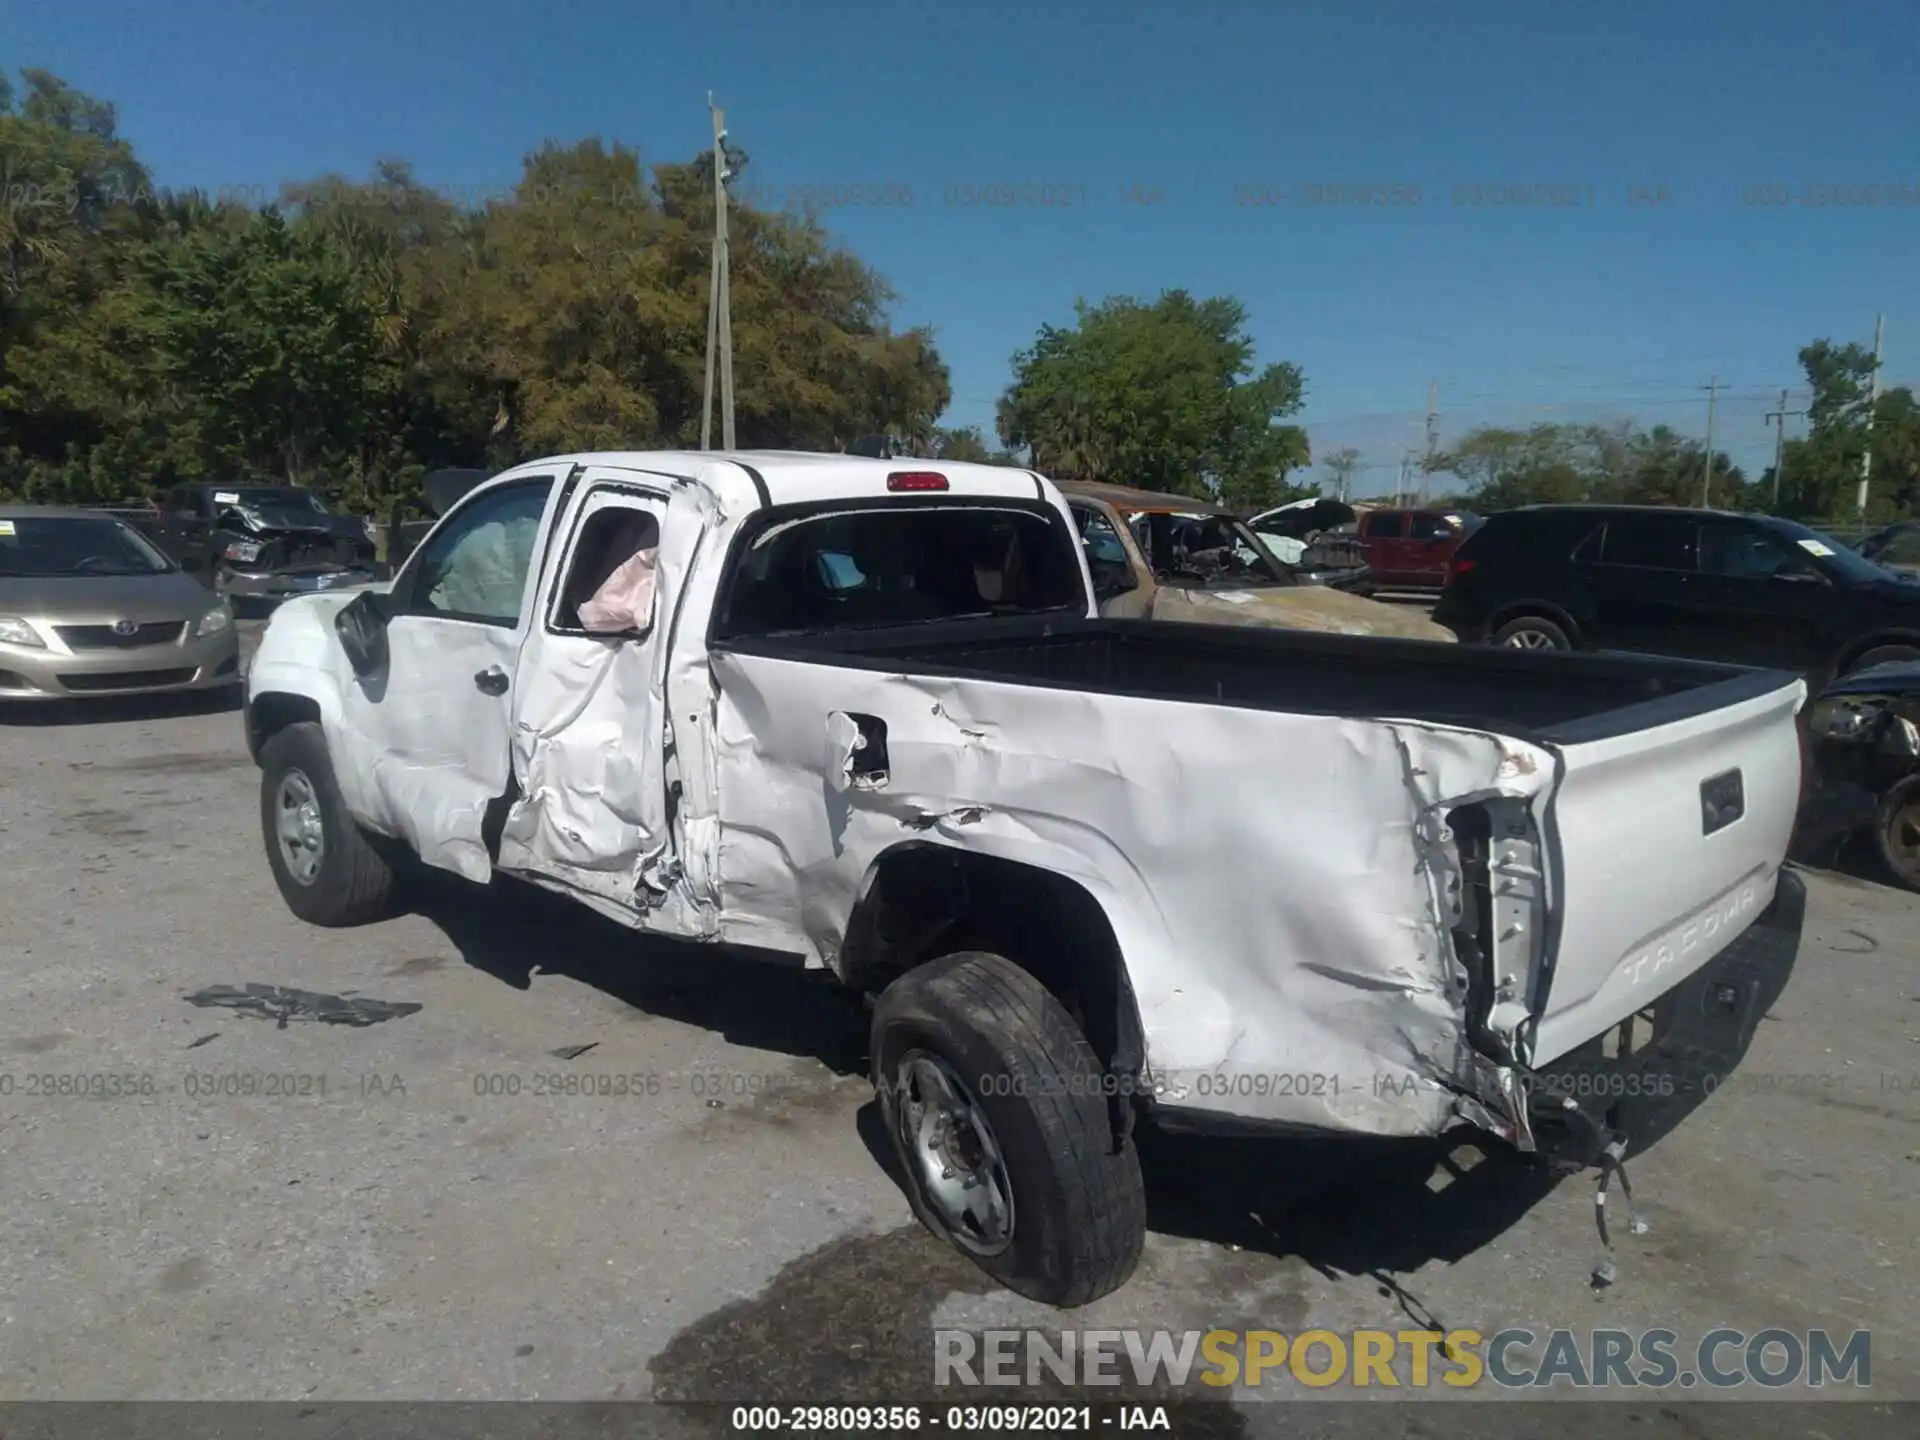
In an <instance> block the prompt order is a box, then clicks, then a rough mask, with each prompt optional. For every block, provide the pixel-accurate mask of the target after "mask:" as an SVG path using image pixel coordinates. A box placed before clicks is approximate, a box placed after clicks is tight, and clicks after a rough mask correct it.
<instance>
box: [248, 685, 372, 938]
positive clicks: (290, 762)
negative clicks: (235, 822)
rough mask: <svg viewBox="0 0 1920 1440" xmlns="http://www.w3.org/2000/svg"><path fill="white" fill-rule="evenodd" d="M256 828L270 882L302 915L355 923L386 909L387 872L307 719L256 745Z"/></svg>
mask: <svg viewBox="0 0 1920 1440" xmlns="http://www.w3.org/2000/svg"><path fill="white" fill-rule="evenodd" d="M260 830H261V836H262V839H263V840H264V841H265V842H266V849H267V863H268V865H269V866H270V867H271V868H272V870H273V879H274V883H275V884H277V885H278V886H279V887H280V895H281V897H282V898H283V899H284V900H285V901H286V902H287V908H288V909H289V910H291V911H293V913H294V914H296V915H298V916H299V917H300V918H301V919H302V920H305V921H307V922H308V923H309V924H312V925H330V926H332V925H360V924H364V923H366V922H367V921H369V920H377V919H380V918H382V917H383V916H384V915H385V914H386V913H387V910H388V906H389V903H390V900H391V897H392V892H393V869H392V867H391V866H389V865H388V864H387V862H386V860H385V858H384V857H382V856H381V854H380V853H379V851H377V850H375V849H374V848H373V846H372V844H371V843H369V842H368V840H367V837H366V836H365V835H364V834H363V833H361V830H360V827H359V826H358V825H357V824H355V823H354V819H353V815H352V813H351V812H350V811H348V809H347V802H346V800H345V799H344V798H343V797H342V796H341V794H340V787H339V785H338V784H337V783H335V781H334V778H333V760H332V757H331V756H329V755H328V753H327V740H326V735H325V733H324V732H323V731H322V730H321V729H320V727H319V726H318V725H316V724H314V723H313V722H312V721H303V722H301V723H300V724H298V725H289V726H287V728H286V729H284V730H281V731H279V732H278V733H276V734H275V735H274V736H273V737H272V738H271V739H269V740H268V741H267V743H266V744H265V745H263V746H261V747H260Z"/></svg>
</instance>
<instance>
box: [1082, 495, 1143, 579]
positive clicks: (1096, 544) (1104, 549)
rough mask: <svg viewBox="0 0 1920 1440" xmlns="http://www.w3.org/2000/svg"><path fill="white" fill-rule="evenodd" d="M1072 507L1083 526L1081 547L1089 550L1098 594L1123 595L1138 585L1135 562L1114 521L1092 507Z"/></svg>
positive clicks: (1088, 564) (1088, 559) (1089, 560)
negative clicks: (1135, 576) (1134, 568)
mask: <svg viewBox="0 0 1920 1440" xmlns="http://www.w3.org/2000/svg"><path fill="white" fill-rule="evenodd" d="M1072 508H1073V518H1074V521H1075V523H1076V524H1077V525H1078V526H1079V529H1080V545H1081V548H1082V549H1084V550H1085V551H1086V552H1087V569H1088V570H1089V571H1090V572H1091V573H1092V575H1093V588H1094V591H1095V593H1096V594H1098V595H1101V596H1103V597H1104V596H1110V595H1124V594H1125V593H1126V592H1127V591H1129V590H1131V589H1133V588H1134V587H1135V586H1136V585H1138V584H1139V583H1140V582H1139V581H1138V580H1136V579H1135V578H1134V574H1133V561H1132V560H1130V559H1129V558H1128V557H1127V547H1126V543H1125V542H1124V541H1122V540H1121V538H1120V534H1119V532H1118V531H1116V530H1115V529H1114V528H1113V522H1112V521H1110V520H1109V519H1107V517H1106V516H1105V515H1103V514H1101V513H1100V512H1099V511H1098V510H1095V509H1093V508H1092V507H1091V506H1083V505H1075V506H1073V507H1072Z"/></svg>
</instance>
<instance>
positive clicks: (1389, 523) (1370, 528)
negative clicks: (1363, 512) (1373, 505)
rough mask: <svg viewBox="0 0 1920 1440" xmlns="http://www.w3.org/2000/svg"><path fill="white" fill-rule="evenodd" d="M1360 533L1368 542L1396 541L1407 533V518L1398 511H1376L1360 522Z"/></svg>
mask: <svg viewBox="0 0 1920 1440" xmlns="http://www.w3.org/2000/svg"><path fill="white" fill-rule="evenodd" d="M1360 533H1361V534H1362V535H1364V536H1365V537H1366V538H1367V539H1369V540H1398V539H1400V538H1401V537H1402V536H1404V535H1405V534H1406V533H1407V517H1406V515H1405V513H1404V512H1402V511H1399V510H1376V511H1374V512H1373V513H1372V514H1371V515H1368V516H1367V517H1366V518H1365V519H1364V520H1363V521H1362V522H1361V531H1360Z"/></svg>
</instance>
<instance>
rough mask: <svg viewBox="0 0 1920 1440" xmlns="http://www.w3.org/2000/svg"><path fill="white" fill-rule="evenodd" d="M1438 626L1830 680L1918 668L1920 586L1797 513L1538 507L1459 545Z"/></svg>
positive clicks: (1490, 638)
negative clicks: (1913, 664)
mask: <svg viewBox="0 0 1920 1440" xmlns="http://www.w3.org/2000/svg"><path fill="white" fill-rule="evenodd" d="M1433 618H1434V619H1436V620H1438V621H1439V622H1440V623H1441V624H1442V625H1445V626H1446V627H1447V628H1448V629H1450V630H1452V631H1453V632H1454V633H1455V634H1456V635H1458V636H1459V637H1460V638H1461V639H1462V640H1466V641H1479V642H1485V643H1491V644H1495V645H1506V646H1512V647H1514V648H1516V649H1523V650H1570V649H1581V650H1586V649H1594V650H1637V651H1644V652H1650V653H1653V654H1660V655H1677V656H1682V657H1686V658H1690V659H1697V660H1718V661H1723V662H1726V663H1728V664H1735V665H1759V666H1767V667H1771V668H1778V669H1783V670H1797V671H1802V672H1804V673H1806V674H1807V675H1809V676H1811V677H1814V678H1815V679H1816V680H1823V679H1826V678H1831V677H1833V676H1835V675H1844V674H1848V673H1850V672H1852V671H1855V670H1859V669H1863V668H1865V667H1867V666H1869V665H1878V664H1882V663H1884V662H1886V661H1890V660H1915V659H1920V584H1915V583H1913V582H1911V581H1907V580H1903V579H1900V578H1899V577H1897V576H1895V575H1892V574H1890V573H1889V572H1887V571H1885V570H1883V569H1881V568H1880V567H1879V566H1878V565H1876V564H1874V563H1873V562H1872V561H1870V560H1865V559H1862V558H1861V557H1860V556H1859V555H1858V554H1856V553H1855V552H1854V551H1852V550H1849V549H1848V548H1847V547H1846V546H1844V545H1842V544H1841V543H1840V542H1839V541H1837V540H1833V539H1830V538H1829V537H1827V536H1825V535H1822V534H1820V533H1819V532H1818V531H1815V530H1809V529H1808V528H1807V527H1806V526H1804V525H1798V524H1795V523H1794V522H1793V521H1791V520H1781V519H1777V518H1775V517H1773V516H1770V515H1735V514H1730V513H1728V512H1725V511H1718V510H1679V509H1673V508H1670V507H1663V506H1644V505H1617V506H1615V505H1533V506H1528V507H1526V508H1524V509H1519V510H1508V511H1503V512H1501V513H1499V514H1495V515H1492V516H1489V517H1488V518H1487V520H1486V523H1485V524H1483V525H1482V526H1481V527H1480V528H1479V529H1478V530H1476V531H1475V532H1474V533H1473V534H1471V535H1469V536H1468V537H1467V540H1466V543H1465V544H1464V545H1462V546H1461V547H1460V549H1459V550H1458V551H1457V552H1455V554H1454V557H1453V561H1452V564H1451V566H1450V567H1449V570H1448V576H1447V585H1446V589H1445V590H1444V591H1443V592H1442V593H1441V596H1440V601H1439V603H1438V605H1436V606H1435V607H1434V612H1433Z"/></svg>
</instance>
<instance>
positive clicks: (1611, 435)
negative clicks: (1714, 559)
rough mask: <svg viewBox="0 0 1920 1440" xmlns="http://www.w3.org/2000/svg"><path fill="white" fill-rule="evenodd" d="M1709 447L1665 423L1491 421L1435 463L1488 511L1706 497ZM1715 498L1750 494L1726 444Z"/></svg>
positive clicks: (1738, 502) (1741, 499) (1716, 471)
mask: <svg viewBox="0 0 1920 1440" xmlns="http://www.w3.org/2000/svg"><path fill="white" fill-rule="evenodd" d="M1705 452H1706V447H1705V446H1704V445H1703V444H1702V443H1700V442H1699V441H1696V440H1690V439H1687V438H1686V437H1685V436H1682V435H1680V434H1678V433H1677V432H1676V431H1674V430H1672V429H1670V428H1668V427H1667V426H1665V425H1656V426H1655V427H1654V428H1653V429H1652V430H1651V431H1643V430H1640V429H1639V428H1638V427H1636V426H1633V425H1613V426H1601V425H1555V424H1542V425H1535V426H1532V427H1531V428H1529V429H1526V430H1513V429H1506V428H1502V427H1499V426H1486V427H1482V428H1480V429H1477V430H1473V431H1470V432H1469V433H1468V434H1466V435H1465V436H1463V437H1462V438H1461V440H1460V443H1459V444H1458V445H1456V446H1455V447H1454V448H1453V449H1452V450H1450V451H1448V452H1447V453H1445V454H1443V455H1441V456H1440V457H1438V459H1437V461H1436V466H1435V468H1436V469H1438V470H1441V471H1445V472H1447V473H1449V474H1452V475H1455V476H1457V477H1459V478H1460V479H1461V480H1462V481H1463V482H1464V484H1463V486H1462V490H1461V498H1462V500H1463V502H1464V503H1466V504H1468V505H1471V506H1473V507H1474V508H1475V509H1478V510H1483V511H1488V512H1491V511H1495V510H1507V509H1511V508H1513V507H1515V506H1518V505H1564V504H1570V503H1577V502H1580V501H1589V500H1593V501H1610V502H1613V503H1616V504H1631V505H1698V504H1699V503H1700V481H1701V475H1702V470H1703V467H1704V465H1705V463H1706V459H1705ZM1712 499H1713V503H1714V504H1715V505H1718V506H1722V507H1734V508H1739V507H1742V506H1744V505H1745V503H1746V502H1747V499H1748V497H1747V493H1746V483H1745V477H1744V476H1743V475H1742V474H1741V472H1740V470H1739V468H1738V467H1737V466H1734V465H1733V464H1732V463H1731V462H1730V461H1729V460H1728V459H1727V457H1726V455H1725V454H1723V453H1722V452H1720V451H1719V450H1715V451H1714V455H1713V493H1712Z"/></svg>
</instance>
